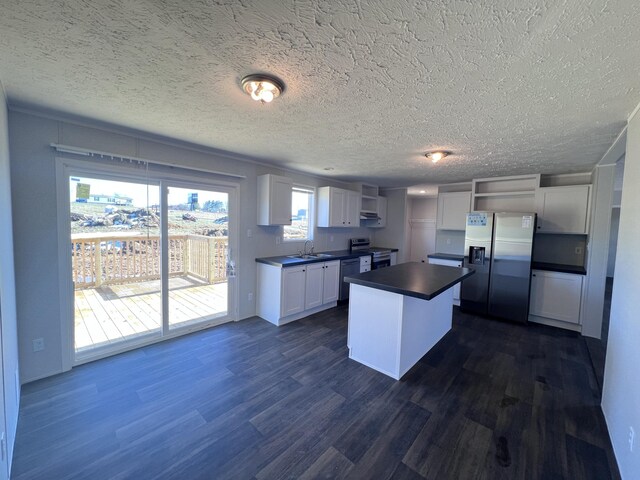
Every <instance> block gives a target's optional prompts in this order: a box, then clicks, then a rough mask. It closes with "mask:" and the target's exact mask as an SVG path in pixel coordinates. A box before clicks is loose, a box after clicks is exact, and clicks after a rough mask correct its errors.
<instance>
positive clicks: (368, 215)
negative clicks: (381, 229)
mask: <svg viewBox="0 0 640 480" xmlns="http://www.w3.org/2000/svg"><path fill="white" fill-rule="evenodd" d="M379 218H380V217H379V216H378V214H377V213H376V212H360V220H378V219H379Z"/></svg>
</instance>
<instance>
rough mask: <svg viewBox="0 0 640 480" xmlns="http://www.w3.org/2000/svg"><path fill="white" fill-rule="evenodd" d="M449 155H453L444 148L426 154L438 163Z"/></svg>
mask: <svg viewBox="0 0 640 480" xmlns="http://www.w3.org/2000/svg"><path fill="white" fill-rule="evenodd" d="M447 155H451V152H446V151H444V150H437V151H435V152H427V153H425V154H424V156H425V157H427V158H430V159H431V161H432V162H433V163H438V162H439V161H440V160H442V159H443V158H444V157H446V156H447Z"/></svg>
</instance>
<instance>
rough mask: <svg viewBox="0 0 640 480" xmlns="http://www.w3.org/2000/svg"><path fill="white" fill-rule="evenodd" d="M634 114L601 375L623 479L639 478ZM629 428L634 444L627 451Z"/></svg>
mask: <svg viewBox="0 0 640 480" xmlns="http://www.w3.org/2000/svg"><path fill="white" fill-rule="evenodd" d="M639 184H640V115H639V114H636V115H635V116H634V117H632V118H631V119H630V120H629V124H628V128H627V148H626V159H625V171H624V180H623V189H622V203H621V209H620V229H619V232H618V248H617V259H616V267H615V272H616V275H615V277H614V281H613V297H612V302H611V325H610V327H609V342H608V345H607V358H606V365H605V373H604V386H603V393H602V409H603V412H604V415H605V418H606V420H607V426H608V428H609V434H610V436H611V441H612V443H613V449H614V451H615V455H616V458H617V460H618V466H619V468H620V473H621V475H622V478H623V479H625V480H631V479H637V478H640V369H639V368H638V365H640V320H639V318H640V317H639V314H638V301H637V296H638V292H640V275H638V269H637V267H636V262H635V261H633V259H635V258H636V256H637V251H638V238H640V215H638V205H640V189H638V187H637V186H638V185H639ZM629 427H633V428H634V430H635V433H636V440H635V446H634V450H633V453H632V452H630V451H629V443H628V438H629Z"/></svg>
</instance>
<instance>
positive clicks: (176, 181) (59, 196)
mask: <svg viewBox="0 0 640 480" xmlns="http://www.w3.org/2000/svg"><path fill="white" fill-rule="evenodd" d="M55 164H56V202H57V219H56V220H57V239H58V297H59V299H60V311H59V315H60V316H59V319H60V322H61V325H60V327H61V335H60V348H61V353H62V371H68V370H70V369H71V368H73V367H74V366H76V365H81V364H83V363H86V362H90V361H94V360H98V359H100V358H104V357H109V356H112V355H117V354H118V353H123V352H126V351H129V350H134V349H137V348H141V347H144V346H146V345H150V344H153V343H158V342H161V341H164V340H168V339H170V338H174V337H179V336H182V335H185V334H188V333H191V332H194V331H198V330H203V329H206V328H210V327H212V326H215V325H219V324H222V323H227V322H231V321H237V320H238V307H239V297H238V295H239V288H238V285H239V278H238V272H239V269H238V267H237V264H238V259H239V257H238V244H239V236H238V233H239V222H240V212H241V209H240V205H239V201H240V199H239V195H238V191H239V187H240V184H239V182H229V181H225V180H222V179H220V178H219V177H218V176H217V175H215V174H212V173H209V172H206V171H202V172H194V173H193V174H191V173H189V172H186V173H183V172H180V173H174V172H165V171H163V168H164V167H157V166H156V165H153V164H149V165H148V169H146V170H144V171H141V170H140V169H139V168H136V167H137V166H138V165H139V164H140V163H137V162H120V163H116V164H113V163H98V162H95V161H87V160H78V159H74V158H68V157H65V156H56V159H55ZM129 165H131V167H129ZM92 175H93V176H99V177H100V178H104V179H105V180H114V181H129V182H132V183H138V181H140V183H146V182H147V181H148V182H149V184H153V185H158V186H159V188H160V201H161V205H165V206H166V200H167V198H166V192H167V190H166V189H167V186H168V185H173V186H175V187H178V188H180V187H181V185H186V186H188V188H194V189H198V188H200V189H202V190H214V189H216V188H218V189H222V191H225V192H226V193H228V195H229V212H228V217H229V227H228V230H229V246H228V248H229V252H231V256H232V257H231V259H232V260H234V261H235V263H236V268H235V272H236V275H235V276H234V277H227V281H228V284H227V288H228V309H227V316H225V317H219V318H215V319H213V320H211V321H208V322H203V323H200V324H196V325H187V326H184V327H179V328H173V329H171V330H169V329H166V331H165V329H164V324H165V320H166V321H167V322H168V318H166V316H167V314H168V309H167V307H168V297H167V298H165V296H166V295H164V293H163V295H162V317H163V318H162V319H161V321H162V325H163V328H162V329H161V330H162V335H161V336H159V337H153V338H149V339H145V340H143V341H140V342H139V343H136V344H135V345H133V344H128V343H127V342H123V345H122V348H117V349H114V350H110V351H108V352H99V353H98V354H96V355H95V356H89V357H85V358H82V359H80V360H77V359H76V358H75V332H74V315H75V297H74V288H73V278H72V271H71V251H70V249H69V248H68V244H69V239H70V238H71V226H70V223H69V213H70V201H69V179H70V178H71V177H72V176H87V177H91V176H92ZM166 222H167V211H166V208H162V209H161V228H160V236H161V256H162V259H161V270H162V272H163V274H162V275H161V281H162V287H163V292H164V291H166V287H167V285H166V284H168V278H167V276H166V275H165V274H164V272H165V269H166V265H165V263H166V261H165V259H166V258H167V253H168V247H167V241H166V237H167V234H168V233H167V232H168V230H165V227H164V226H165V225H166ZM167 295H168V293H167Z"/></svg>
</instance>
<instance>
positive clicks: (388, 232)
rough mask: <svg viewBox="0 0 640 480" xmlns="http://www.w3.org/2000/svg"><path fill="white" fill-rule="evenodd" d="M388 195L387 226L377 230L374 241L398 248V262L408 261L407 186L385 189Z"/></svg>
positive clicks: (384, 194) (381, 244)
mask: <svg viewBox="0 0 640 480" xmlns="http://www.w3.org/2000/svg"><path fill="white" fill-rule="evenodd" d="M381 195H383V196H385V197H387V227H386V228H383V229H380V230H376V231H375V235H374V236H373V243H374V244H375V245H376V246H378V247H389V248H397V249H398V250H399V251H398V263H403V262H406V261H407V260H406V257H407V253H408V251H409V235H407V233H408V232H409V218H408V214H409V209H408V200H407V199H408V197H407V189H406V188H397V189H388V190H383V192H382V193H381Z"/></svg>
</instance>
